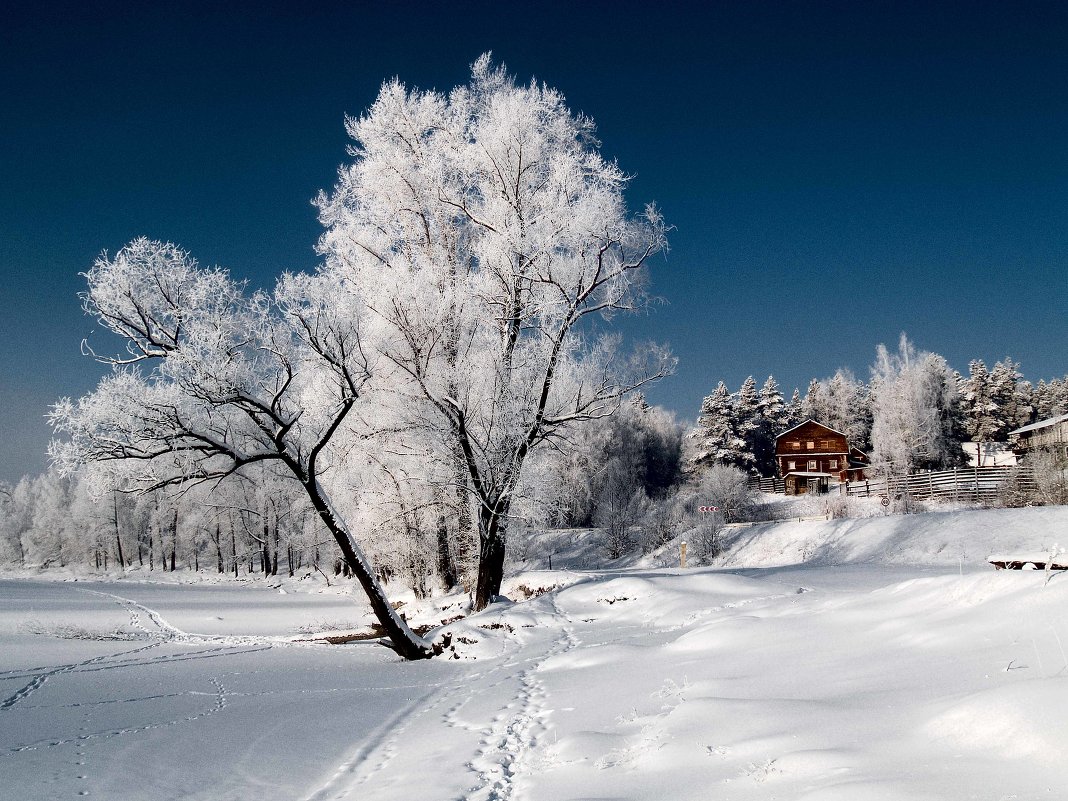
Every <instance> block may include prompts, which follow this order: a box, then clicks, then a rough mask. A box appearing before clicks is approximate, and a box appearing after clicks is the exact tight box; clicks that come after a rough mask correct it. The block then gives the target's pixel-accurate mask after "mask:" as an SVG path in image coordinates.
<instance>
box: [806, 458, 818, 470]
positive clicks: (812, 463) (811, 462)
mask: <svg viewBox="0 0 1068 801" xmlns="http://www.w3.org/2000/svg"><path fill="white" fill-rule="evenodd" d="M817 467H818V465H817V464H816V460H815V459H809V460H808V469H809V472H811V473H815V472H816V468H817Z"/></svg>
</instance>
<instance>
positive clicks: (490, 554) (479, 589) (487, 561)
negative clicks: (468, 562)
mask: <svg viewBox="0 0 1068 801" xmlns="http://www.w3.org/2000/svg"><path fill="white" fill-rule="evenodd" d="M507 511H508V508H507V505H505V504H501V503H499V502H498V503H497V505H496V506H495V507H494V508H493V509H486V508H485V507H483V508H482V510H481V511H480V512H479V520H478V527H479V539H480V544H481V549H480V551H479V560H478V584H477V585H476V586H475V606H474V609H475V611H476V612H480V611H482V610H483V609H485V608H486V607H487V606H489V604H490V603H491V602H492V601H493V599H494V598H495V597H496V596H498V595H500V594H501V582H502V581H504V552H505V537H506V532H505V526H504V515H505V514H507Z"/></svg>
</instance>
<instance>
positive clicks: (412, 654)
mask: <svg viewBox="0 0 1068 801" xmlns="http://www.w3.org/2000/svg"><path fill="white" fill-rule="evenodd" d="M304 489H305V490H306V491H307V493H308V497H309V498H310V499H311V502H312V506H314V507H315V511H316V512H317V513H318V515H319V518H320V519H321V520H322V521H323V523H324V524H325V525H326V528H327V530H328V531H329V532H330V533H331V534H333V536H334V540H335V541H336V542H337V544H338V547H339V548H341V553H342V555H343V556H344V558H345V564H346V566H347V567H348V568H349V569H350V570H351V571H352V573H353V575H354V576H356V579H357V580H358V581H359V582H360V585H361V586H362V587H363V591H364V593H365V594H366V595H367V599H368V600H369V601H370V602H371V609H373V610H374V613H375V617H377V618H378V622H379V623H380V624H381V625H382V628H383V629H384V630H385V632H386V636H388V637H389V640H390V642H391V643H392V647H393V650H395V651H396V652H397V653H398V654H400V655H401V656H402V657H404V658H405V659H428V658H430V657H431V656H433V655H434V649H433V647H432V646H431V644H430V643H429V642H428V641H426V640H424V639H423V638H422V637H420V636H419V635H418V634H416V633H415V632H414V631H412V630H411V628H409V626H408V624H407V623H406V622H405V620H404V618H402V617H401V616H400V615H398V614H397V610H395V609H394V608H393V607H392V606H391V605H390V603H389V600H388V599H387V598H386V593H385V590H383V589H382V584H381V583H380V582H379V581H378V578H377V577H376V576H375V573H374V570H372V569H371V565H370V563H369V562H368V561H367V558H366V557H365V556H364V555H363V551H362V550H361V549H360V546H359V545H357V543H356V540H355V538H354V537H353V536H352V533H351V532H350V531H349V530H348V528H347V527H346V526H345V525H344V524H343V523H342V522H341V520H340V519H339V518H338V517H337V516H336V515H335V514H334V512H333V510H332V509H331V507H330V502H329V500H328V499H327V495H326V493H325V491H324V490H323V489H322V488H321V487H320V486H319V484H318V482H316V481H315V480H314V479H312V480H311V481H308V482H306V483H304Z"/></svg>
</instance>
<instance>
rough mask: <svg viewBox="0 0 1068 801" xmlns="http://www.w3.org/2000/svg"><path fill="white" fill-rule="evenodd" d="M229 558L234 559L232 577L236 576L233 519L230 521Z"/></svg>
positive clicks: (235, 539)
mask: <svg viewBox="0 0 1068 801" xmlns="http://www.w3.org/2000/svg"><path fill="white" fill-rule="evenodd" d="M230 558H231V559H233V560H234V578H237V534H236V533H235V532H234V521H232V520H231V521H230Z"/></svg>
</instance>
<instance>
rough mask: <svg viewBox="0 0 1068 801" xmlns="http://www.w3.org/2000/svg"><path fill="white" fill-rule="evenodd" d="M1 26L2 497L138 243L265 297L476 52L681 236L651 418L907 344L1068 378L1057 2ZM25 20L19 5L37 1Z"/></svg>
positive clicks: (602, 5) (177, 13) (9, 14)
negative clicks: (85, 303) (355, 131)
mask: <svg viewBox="0 0 1068 801" xmlns="http://www.w3.org/2000/svg"><path fill="white" fill-rule="evenodd" d="M15 6H16V7H15V8H12V4H10V3H9V4H5V7H4V10H3V11H0V75H2V76H3V84H4V88H3V90H2V94H0V276H2V280H0V479H6V480H13V479H16V478H17V477H18V476H20V475H21V474H23V473H25V472H36V471H39V470H40V469H42V468H43V467H44V465H45V456H44V448H45V446H46V443H47V440H48V438H49V432H48V429H47V426H46V425H45V422H44V418H43V415H44V413H45V411H46V410H47V408H48V406H49V404H51V403H52V402H54V401H55V400H56V399H57V398H59V397H60V396H63V395H72V396H77V395H81V394H84V393H85V392H86V391H88V390H90V389H91V388H92V387H93V386H94V385H95V382H96V380H97V378H98V377H99V375H100V368H99V366H97V365H95V364H93V363H92V362H90V361H89V360H88V359H86V358H84V357H82V356H80V355H79V352H78V345H79V341H80V340H81V338H82V337H84V336H85V335H87V334H88V333H89V332H90V330H91V329H92V325H91V323H90V321H89V320H88V319H87V318H85V317H83V316H82V314H81V309H80V306H79V301H78V299H77V292H79V291H80V289H81V278H80V277H79V276H78V273H79V272H80V271H83V270H85V269H86V268H87V266H88V265H89V264H90V262H91V261H92V259H93V258H94V256H95V255H96V254H98V253H99V252H100V251H101V250H104V249H107V250H109V251H112V252H113V251H115V250H116V249H118V248H119V247H121V246H122V245H123V244H124V243H125V242H127V241H128V240H129V239H131V238H133V237H135V236H138V235H147V236H150V237H154V238H160V239H169V240H172V241H174V242H177V243H179V244H181V245H182V246H183V247H185V248H187V249H189V250H190V251H192V252H193V254H194V255H196V256H197V257H198V258H199V259H200V260H201V261H202V262H204V263H212V264H215V263H217V264H221V265H223V266H226V267H229V268H230V269H231V270H232V271H233V272H234V273H235V274H237V275H238V276H241V277H247V278H249V279H251V281H252V282H253V283H254V284H257V285H262V286H269V285H271V284H272V283H273V280H274V276H275V275H277V273H279V272H280V271H281V270H283V269H311V268H312V267H314V265H315V256H314V253H313V250H312V248H313V245H314V243H315V241H316V238H317V236H318V234H319V225H318V222H317V221H316V217H315V213H314V209H313V208H312V207H311V205H310V203H309V200H310V198H311V197H312V196H313V195H314V194H315V192H316V191H317V190H318V189H320V188H328V187H330V186H332V184H333V181H334V177H335V175H336V169H337V166H338V164H340V163H341V162H343V161H344V160H345V158H346V156H345V152H344V148H345V145H346V139H345V134H344V130H343V127H342V119H343V115H344V114H346V113H349V114H358V113H359V112H361V111H362V110H363V109H365V108H366V107H367V106H368V105H369V104H370V103H371V102H372V100H373V99H374V97H375V94H376V93H377V90H378V88H379V86H380V84H381V82H382V80H383V79H386V78H388V77H391V76H394V75H397V76H400V77H401V78H402V79H403V80H404V81H406V82H407V83H409V84H412V85H416V86H420V87H424V88H427V87H436V88H440V89H448V88H450V87H452V86H454V85H456V84H457V83H461V82H463V81H465V80H466V78H467V72H468V65H469V64H470V63H471V62H472V61H473V60H474V59H475V58H476V57H477V56H478V55H479V54H480V53H481V52H483V51H485V50H492V51H493V52H494V54H495V57H496V58H497V59H498V60H501V61H503V62H505V63H506V64H507V65H508V67H509V68H510V69H511V70H512V71H513V72H514V73H516V74H517V75H518V76H519V77H520V78H521V79H523V80H526V79H528V78H529V77H531V76H536V77H537V78H538V79H540V80H544V81H546V82H547V83H549V84H551V85H554V86H556V87H558V88H559V89H560V90H561V91H563V92H564V94H565V95H566V96H567V98H568V101H569V103H570V105H571V107H572V108H573V109H575V110H580V111H583V112H585V113H587V114H589V115H590V116H592V117H593V118H594V120H596V122H597V124H598V128H599V132H600V137H601V139H602V141H603V143H604V152H605V153H606V154H608V155H609V156H612V157H615V158H617V159H618V160H619V163H620V164H621V166H622V167H623V168H624V169H625V170H627V171H628V172H630V173H632V174H634V175H635V176H636V177H635V179H634V181H633V183H632V185H631V187H630V190H629V193H628V197H629V199H630V201H632V202H633V204H634V205H635V207H640V205H641V204H642V203H644V202H645V201H649V200H653V201H656V202H657V203H658V204H659V205H660V206H661V207H662V209H663V211H664V214H665V216H666V218H667V220H668V221H669V222H670V223H673V224H674V225H675V226H676V230H675V231H674V232H673V234H672V236H671V252H670V253H669V254H668V256H667V257H666V258H665V259H658V260H657V262H656V263H655V264H654V288H655V290H656V291H657V292H658V293H659V294H660V295H661V296H662V297H663V298H664V299H665V300H666V301H667V304H666V305H664V306H662V307H660V308H659V309H657V310H655V311H654V312H653V313H652V314H651V315H649V316H646V317H642V318H639V319H634V320H630V321H628V322H627V323H626V324H625V329H626V331H627V333H628V334H629V335H631V336H635V337H644V338H652V339H655V340H658V341H666V342H669V343H670V344H671V345H672V347H673V349H674V350H675V352H676V354H677V355H678V356H679V358H680V363H679V369H678V373H677V375H676V376H675V377H673V378H671V379H670V380H667V381H665V382H663V383H662V384H661V385H660V386H658V387H657V388H655V389H654V390H652V391H650V392H649V393H648V394H649V396H650V398H651V399H652V400H653V401H654V402H657V403H661V404H663V405H666V406H668V407H671V408H673V409H675V410H676V411H678V413H679V415H680V417H689V418H692V417H694V416H695V414H696V411H697V407H698V404H699V403H700V399H701V397H702V396H703V395H705V394H707V393H708V392H710V391H711V390H712V389H713V388H714V386H715V384H716V382H718V381H719V380H720V379H723V380H726V381H727V383H728V384H729V385H730V387H731V388H732V389H735V388H737V386H738V385H739V384H740V383H741V382H742V380H743V379H744V378H745V377H746V375H748V374H750V373H752V374H754V375H755V376H756V377H757V379H758V381H762V380H763V379H764V378H765V377H766V376H767V375H768V373H773V374H774V375H775V376H776V377H777V378H778V379H779V381H780V383H781V384H782V385H783V388H784V390H785V391H786V392H787V393H789V392H790V391H791V390H792V389H793V388H794V386H800V387H801V388H802V390H803V389H804V386H805V384H807V382H808V380H809V378H811V377H813V376H817V377H825V376H828V375H830V374H831V373H833V371H834V370H835V369H836V368H837V367H839V366H846V367H850V368H852V369H853V370H854V371H855V372H857V374H858V375H859V376H862V377H866V376H867V366H868V365H869V364H870V362H871V361H872V357H873V355H874V349H875V346H876V344H878V343H879V342H887V343H890V344H893V343H895V342H896V340H897V336H898V333H899V332H900V331H902V330H904V331H907V332H908V333H909V335H910V336H911V337H912V338H913V340H914V341H915V342H916V343H917V345H918V346H919V347H921V348H923V349H927V350H933V351H937V352H939V353H942V354H943V355H945V356H946V358H948V359H949V361H950V363H951V364H953V365H954V366H955V367H957V368H958V369H961V370H966V369H967V361H968V360H969V359H970V358H975V357H980V358H984V359H986V360H987V361H988V363H992V362H993V361H995V360H996V359H998V358H1001V357H1002V356H1004V355H1006V354H1011V355H1012V356H1013V357H1014V358H1016V359H1017V360H1019V361H1021V362H1022V363H1023V371H1024V373H1025V374H1026V376H1027V377H1028V378H1031V379H1033V380H1037V379H1038V378H1040V377H1044V378H1049V377H1053V376H1060V375H1064V373H1065V372H1068V364H1066V360H1065V354H1066V353H1068V326H1066V324H1065V319H1066V314H1068V269H1066V268H1068V136H1066V132H1068V83H1066V76H1068V46H1066V45H1065V43H1066V42H1068V4H1066V3H1063V2H1060V3H1048V4H1031V3H1026V2H1020V3H983V2H975V3H968V4H963V5H955V4H952V3H922V4H920V3H918V4H916V5H910V4H908V3H904V2H890V3H879V2H864V3H856V2H842V3H797V2H789V3H787V2H782V3H762V2H751V1H746V2H737V3H713V2H709V3H693V4H685V3H670V2H667V3H656V4H654V3H649V2H635V3H627V2H592V3H581V4H580V3H577V2H576V3H539V2H523V3H519V2H516V3H509V2H504V1H503V0H499V2H493V3H482V2H455V3H417V2H375V3H362V2H347V3H336V4H335V3H316V4H300V7H299V8H298V7H297V4H292V5H291V6H287V5H282V4H278V5H272V4H270V3H248V4H245V3H239V2H227V3H210V4H209V3H205V4H194V3H183V2H178V3H169V4H162V3H127V4H123V5H117V4H116V5H110V4H101V3H92V2H87V3H83V4H76V5H75V4H72V5H61V4H53V3H43V2H42V3H21V4H18V3H16V4H15ZM19 6H21V7H19Z"/></svg>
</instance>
